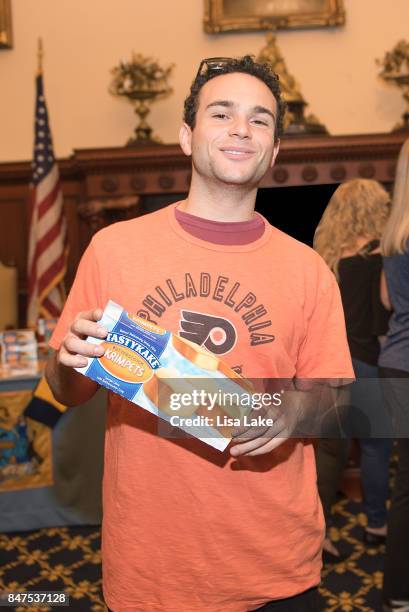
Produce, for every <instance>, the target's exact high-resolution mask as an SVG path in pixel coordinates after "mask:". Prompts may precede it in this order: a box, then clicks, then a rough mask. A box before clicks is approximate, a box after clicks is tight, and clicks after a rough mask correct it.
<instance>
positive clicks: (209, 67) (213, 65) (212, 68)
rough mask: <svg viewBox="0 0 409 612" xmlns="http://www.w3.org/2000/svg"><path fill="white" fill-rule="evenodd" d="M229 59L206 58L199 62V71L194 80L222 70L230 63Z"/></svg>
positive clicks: (230, 59)
mask: <svg viewBox="0 0 409 612" xmlns="http://www.w3.org/2000/svg"><path fill="white" fill-rule="evenodd" d="M232 59H233V58H231V57H207V58H206V59H203V60H202V61H201V62H200V66H199V70H198V71H197V74H196V78H197V77H198V76H201V75H203V74H211V73H215V74H217V72H219V71H220V70H223V68H224V67H225V66H226V65H227V64H229V63H230V62H231V61H232Z"/></svg>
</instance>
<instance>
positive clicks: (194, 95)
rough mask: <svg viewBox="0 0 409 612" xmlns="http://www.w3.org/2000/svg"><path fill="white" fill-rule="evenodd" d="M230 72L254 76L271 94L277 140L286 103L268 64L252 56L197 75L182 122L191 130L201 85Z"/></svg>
mask: <svg viewBox="0 0 409 612" xmlns="http://www.w3.org/2000/svg"><path fill="white" fill-rule="evenodd" d="M232 72H243V73H244V74H249V75H250V76H254V77H256V78H258V79H260V81H262V82H263V83H265V84H266V85H267V87H268V88H269V90H270V91H271V93H272V94H273V96H274V98H275V100H276V103H277V119H276V124H275V132H274V139H275V140H278V139H279V138H280V136H281V134H282V131H283V119H284V114H285V109H286V103H285V102H284V100H283V99H282V97H281V90H280V83H279V78H278V75H277V74H275V72H273V71H272V70H271V68H270V66H269V65H268V64H259V63H258V62H256V61H254V57H253V56H252V55H244V56H243V57H239V58H231V59H229V61H227V62H225V63H223V65H222V66H218V68H217V70H214V71H212V70H208V71H207V72H206V73H205V74H197V76H196V78H195V79H194V81H193V83H192V85H191V87H190V93H189V95H188V96H187V98H186V99H185V103H184V112H183V120H184V122H185V123H187V125H188V126H189V127H190V128H191V129H192V130H193V128H194V127H195V123H196V113H197V109H198V106H199V94H200V90H201V89H202V87H203V85H205V83H207V82H208V81H210V80H211V79H214V78H215V77H217V76H220V75H223V74H231V73H232Z"/></svg>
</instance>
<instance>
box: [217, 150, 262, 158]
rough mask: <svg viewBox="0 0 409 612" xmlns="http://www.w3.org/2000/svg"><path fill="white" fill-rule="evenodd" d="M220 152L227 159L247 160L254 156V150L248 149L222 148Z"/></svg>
mask: <svg viewBox="0 0 409 612" xmlns="http://www.w3.org/2000/svg"><path fill="white" fill-rule="evenodd" d="M220 151H221V152H222V153H223V154H224V155H225V157H228V158H229V159H239V160H244V159H249V158H250V157H252V156H253V155H254V154H255V151H254V149H250V148H249V147H222V148H221V149H220Z"/></svg>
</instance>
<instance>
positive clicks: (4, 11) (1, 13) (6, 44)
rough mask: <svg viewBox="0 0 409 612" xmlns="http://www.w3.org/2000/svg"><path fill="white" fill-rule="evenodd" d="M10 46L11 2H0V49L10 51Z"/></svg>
mask: <svg viewBox="0 0 409 612" xmlns="http://www.w3.org/2000/svg"><path fill="white" fill-rule="evenodd" d="M12 46H13V33H12V29H11V0H0V49H11V48H12Z"/></svg>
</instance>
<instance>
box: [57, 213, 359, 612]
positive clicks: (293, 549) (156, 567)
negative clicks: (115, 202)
mask: <svg viewBox="0 0 409 612" xmlns="http://www.w3.org/2000/svg"><path fill="white" fill-rule="evenodd" d="M174 208H175V205H171V206H168V207H167V208H165V209H162V210H159V211H157V212H155V213H152V214H149V215H146V216H143V217H141V218H138V219H134V220H131V221H125V222H121V223H116V224H114V225H111V226H109V227H107V228H106V229H104V230H102V231H101V232H99V233H98V234H97V235H96V236H95V237H94V238H93V240H92V242H91V244H90V246H89V247H88V249H87V251H86V253H85V254H84V256H83V258H82V261H81V263H80V266H79V268H78V273H77V276H76V279H75V283H74V285H73V288H72V290H71V293H70V295H69V297H68V300H67V303H66V306H65V309H64V312H63V314H62V316H61V318H60V321H59V323H58V326H57V328H56V330H55V333H54V335H53V338H52V341H51V346H52V347H53V348H55V349H58V348H59V346H60V343H61V341H62V339H63V337H64V335H65V333H66V329H67V327H68V325H69V324H70V323H71V322H72V320H73V318H74V316H75V315H76V314H77V313H78V312H79V311H81V310H89V309H91V308H96V307H101V308H103V307H104V306H105V304H106V302H107V301H108V299H111V300H114V301H115V302H117V303H119V304H121V305H122V306H123V307H124V308H125V309H126V310H128V311H130V312H133V313H137V314H139V315H140V316H144V317H145V318H149V319H150V320H152V321H154V322H156V323H158V324H159V325H160V326H161V327H164V328H166V329H168V330H171V331H173V332H178V333H179V334H180V335H182V336H184V337H186V338H189V339H193V340H196V342H198V343H201V344H203V345H204V346H206V347H207V348H208V349H210V350H213V351H214V352H216V353H217V354H218V355H220V356H221V357H222V358H223V360H225V361H226V362H227V363H228V364H229V365H230V366H231V367H234V368H236V369H238V370H239V371H240V372H241V373H242V374H243V376H245V377H247V378H251V377H253V378H256V377H280V378H292V377H294V376H297V377H299V378H308V377H311V378H313V377H318V378H322V377H324V378H331V377H335V378H338V377H339V378H350V377H353V371H352V366H351V361H350V356H349V350H348V345H347V341H346V334H345V324H344V317H343V311H342V307H341V300H340V297H339V291H338V287H337V284H336V282H335V279H334V277H333V275H332V273H331V272H330V271H329V269H328V268H327V266H326V265H325V264H324V262H323V261H322V259H321V258H320V257H319V256H318V255H317V254H316V253H315V252H314V251H313V250H312V249H310V248H309V247H307V246H306V245H304V244H302V243H300V242H298V241H296V240H294V239H293V238H291V237H289V236H287V235H286V234H284V233H282V232H281V231H279V230H277V229H276V228H274V227H272V226H271V225H269V224H268V222H267V221H266V222H265V223H266V230H265V232H264V234H263V235H262V237H261V238H259V239H258V240H256V241H255V242H252V243H250V244H247V245H241V246H226V245H217V244H212V243H208V242H205V241H203V240H200V239H199V238H195V237H193V236H192V235H190V234H189V233H187V232H186V231H184V230H183V229H182V228H181V226H180V225H179V224H178V223H177V221H176V219H175V213H174ZM157 429H158V428H157V419H156V417H154V416H153V415H152V414H150V413H148V412H147V411H145V410H142V409H139V408H138V407H137V406H135V405H134V404H131V403H129V402H127V401H126V400H123V399H121V398H120V397H119V396H117V395H114V394H112V393H110V394H109V406H108V417H107V426H106V438H105V470H104V482H103V508H104V513H103V530H102V556H103V583H104V596H105V598H106V601H107V604H108V605H109V607H110V608H111V609H113V610H114V611H115V612H122V611H132V612H136V611H138V612H139V611H140V612H148V611H149V612H159V611H160V612H193V611H194V612H247V611H248V610H253V609H255V608H257V607H259V606H261V605H263V604H264V603H265V602H267V601H269V600H272V599H281V598H284V597H289V596H291V595H295V594H297V593H300V592H302V591H304V590H306V589H308V588H310V587H312V586H314V585H317V584H318V583H319V581H320V570H321V545H322V539H323V536H324V520H323V515H322V510H321V504H320V501H319V498H318V493H317V487H316V471H315V462H314V453H313V447H312V444H311V443H309V442H303V441H297V440H289V441H287V442H286V443H284V444H282V445H281V446H280V447H279V448H277V449H276V450H274V451H272V452H270V453H268V454H265V455H260V456H257V457H242V458H237V459H234V458H232V457H230V454H229V451H228V449H227V450H226V451H225V452H224V453H221V452H219V451H217V450H215V449H213V448H211V447H209V446H208V445H206V444H204V443H202V442H200V441H199V440H196V439H193V438H187V437H186V438H184V439H167V438H164V437H161V436H160V435H158V434H157Z"/></svg>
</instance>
